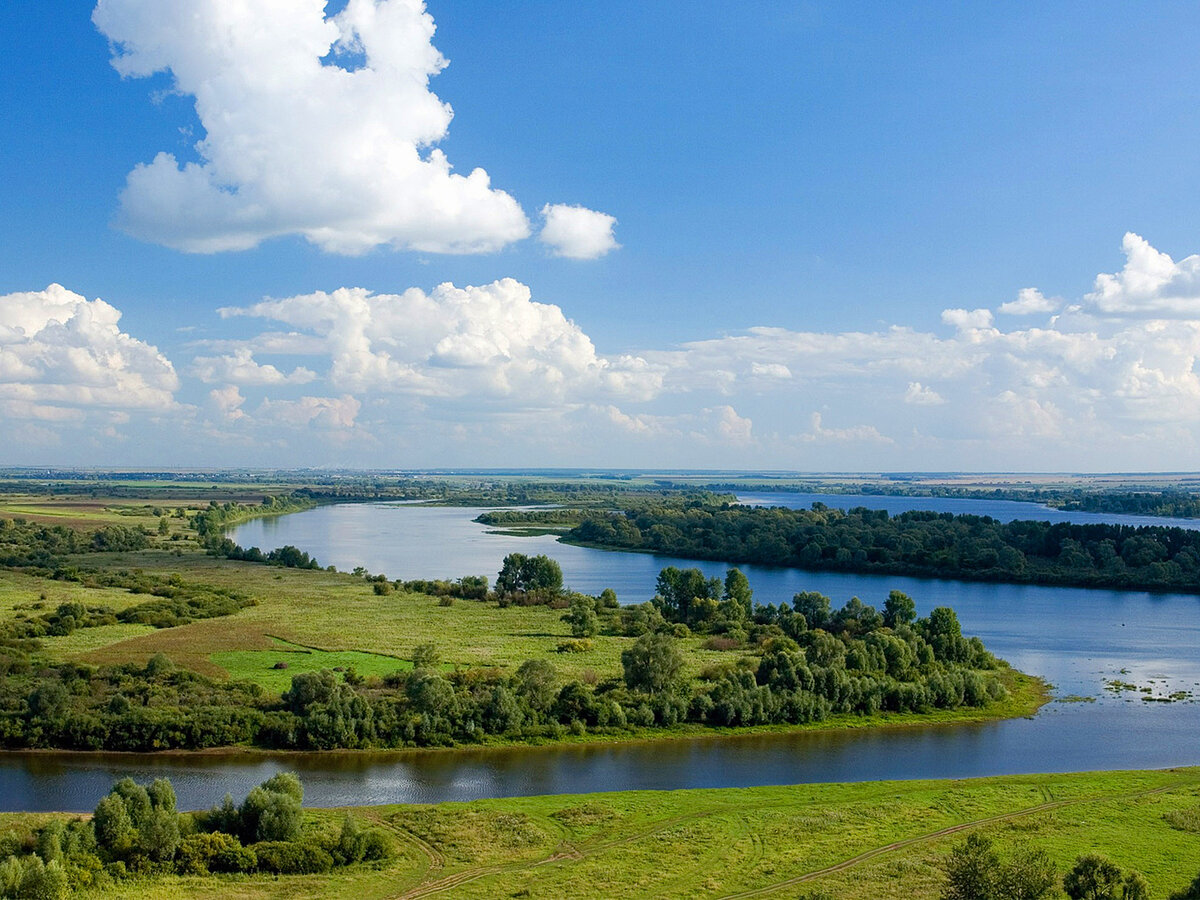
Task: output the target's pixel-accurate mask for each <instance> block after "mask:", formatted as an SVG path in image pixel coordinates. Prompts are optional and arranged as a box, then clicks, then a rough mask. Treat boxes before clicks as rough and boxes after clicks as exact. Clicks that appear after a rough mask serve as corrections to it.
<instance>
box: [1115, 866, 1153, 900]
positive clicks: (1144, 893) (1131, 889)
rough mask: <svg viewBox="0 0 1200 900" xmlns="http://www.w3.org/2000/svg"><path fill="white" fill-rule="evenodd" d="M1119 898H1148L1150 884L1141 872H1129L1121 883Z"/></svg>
mask: <svg viewBox="0 0 1200 900" xmlns="http://www.w3.org/2000/svg"><path fill="white" fill-rule="evenodd" d="M1121 900H1150V885H1149V884H1147V883H1146V879H1145V878H1144V877H1143V876H1142V873H1141V872H1130V873H1129V874H1128V875H1126V876H1125V883H1124V884H1123V885H1121Z"/></svg>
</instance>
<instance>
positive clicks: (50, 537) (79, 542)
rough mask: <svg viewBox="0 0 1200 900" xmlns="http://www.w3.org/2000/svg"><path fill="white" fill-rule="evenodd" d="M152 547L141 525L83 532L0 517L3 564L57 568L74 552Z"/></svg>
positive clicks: (0, 548) (0, 558) (105, 527)
mask: <svg viewBox="0 0 1200 900" xmlns="http://www.w3.org/2000/svg"><path fill="white" fill-rule="evenodd" d="M149 546H150V535H149V533H148V532H147V531H146V530H145V529H144V528H141V527H131V526H128V525H105V526H104V527H103V528H98V529H96V530H95V531H90V532H82V531H76V530H75V529H73V528H67V527H66V526H63V525H41V524H38V523H37V522H27V521H26V520H24V519H20V518H17V519H2V518H0V566H8V567H12V568H26V567H34V568H39V569H54V568H56V567H58V566H60V565H62V564H63V562H64V559H65V557H67V556H69V555H72V554H78V553H102V552H105V551H116V550H121V551H124V550H144V549H145V548H146V547H149Z"/></svg>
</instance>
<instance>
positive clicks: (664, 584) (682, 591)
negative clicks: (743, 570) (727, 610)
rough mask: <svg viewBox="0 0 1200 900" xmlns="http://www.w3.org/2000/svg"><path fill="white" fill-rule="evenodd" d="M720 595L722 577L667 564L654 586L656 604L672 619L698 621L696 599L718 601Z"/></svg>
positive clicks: (669, 620) (673, 620)
mask: <svg viewBox="0 0 1200 900" xmlns="http://www.w3.org/2000/svg"><path fill="white" fill-rule="evenodd" d="M720 596H721V582H720V580H719V579H716V578H705V577H704V573H703V572H701V571H700V570H699V569H677V568H675V566H667V567H666V568H665V569H663V570H662V571H661V572H659V573H658V581H657V582H656V583H655V585H654V605H655V606H656V607H658V609H659V610H660V611H661V612H662V614H663V618H665V619H666V620H667V621H668V622H683V623H684V624H690V623H691V622H693V621H695V615H694V612H693V610H692V605H693V604H694V603H695V601H697V600H714V601H715V600H717V599H718V598H719V597H720ZM714 605H715V604H714Z"/></svg>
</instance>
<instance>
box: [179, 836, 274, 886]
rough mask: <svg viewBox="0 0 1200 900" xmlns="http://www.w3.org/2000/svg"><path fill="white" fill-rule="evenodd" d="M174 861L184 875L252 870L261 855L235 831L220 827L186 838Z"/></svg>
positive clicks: (256, 865)
mask: <svg viewBox="0 0 1200 900" xmlns="http://www.w3.org/2000/svg"><path fill="white" fill-rule="evenodd" d="M175 865H176V868H177V869H178V871H179V873H180V874H181V875H205V874H207V873H209V872H253V871H254V870H255V869H256V868H257V867H258V856H257V854H255V852H254V851H253V850H252V849H250V848H249V847H243V846H242V842H241V841H239V840H238V839H237V838H236V837H234V836H233V835H231V834H223V833H221V832H219V831H217V832H211V833H207V834H192V835H188V836H187V837H186V838H184V839H183V843H182V844H180V846H179V853H178V854H177V855H176V857H175Z"/></svg>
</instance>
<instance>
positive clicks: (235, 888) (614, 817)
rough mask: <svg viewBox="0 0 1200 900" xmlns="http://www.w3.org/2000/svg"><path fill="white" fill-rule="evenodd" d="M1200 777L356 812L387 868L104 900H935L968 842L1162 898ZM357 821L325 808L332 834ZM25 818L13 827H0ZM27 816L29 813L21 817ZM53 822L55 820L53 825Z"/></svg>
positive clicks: (239, 880)
mask: <svg viewBox="0 0 1200 900" xmlns="http://www.w3.org/2000/svg"><path fill="white" fill-rule="evenodd" d="M1198 798H1200V769H1179V770H1171V771H1161V772H1106V773H1085V774H1074V775H1021V776H1006V777H999V778H981V779H970V780H953V781H951V780H940V781H900V782H867V783H858V784H816V785H797V786H787V787H761V788H726V789H720V790H687V791H672V792H656V791H628V792H619V793H604V794H589V795H582V796H571V795H567V796H549V797H522V798H514V799H502V800H481V801H476V802H473V803H447V804H442V805H439V806H412V805H406V806H378V807H364V808H360V809H357V810H354V811H353V812H354V814H355V815H356V816H358V817H360V818H362V819H366V820H369V821H371V822H373V823H376V824H377V825H378V826H379V827H382V828H384V829H386V830H387V832H388V833H389V834H391V835H392V837H393V838H394V839H395V841H396V844H397V848H398V851H399V855H398V856H397V857H395V858H394V859H392V860H389V861H387V862H385V863H381V864H376V865H373V866H356V867H351V868H348V869H345V870H342V871H340V872H337V873H334V874H330V875H319V876H307V877H303V878H264V877H253V876H240V877H211V878H176V877H160V878H155V879H148V880H145V881H140V882H131V883H125V884H122V885H119V886H118V887H117V888H115V889H110V890H108V891H106V892H105V894H104V896H106V897H121V898H128V900H143V898H152V897H155V898H173V897H214V898H215V897H230V898H247V900H249V898H267V897H271V898H324V897H329V898H332V897H346V896H354V897H362V898H364V900H367V898H401V897H423V896H439V897H454V898H466V900H470V898H493V897H537V898H573V897H600V898H604V897H618V898H630V897H663V898H671V897H678V898H685V897H686V898H691V897H713V898H716V897H737V896H762V897H790V898H794V897H797V896H803V892H805V891H815V890H823V891H826V892H828V893H829V894H831V895H832V896H833V897H835V898H838V900H850V898H856V900H857V898H863V897H871V898H878V900H934V898H937V897H939V896H940V893H941V890H942V889H943V887H944V875H943V871H944V870H943V861H944V859H945V857H946V854H947V853H948V852H949V850H950V848H951V847H952V846H954V845H955V844H956V843H957V842H959V841H961V840H962V839H963V838H964V836H965V835H966V834H969V833H972V832H978V833H981V834H984V835H986V836H988V837H990V838H991V839H992V840H993V841H994V842H995V844H996V846H997V848H998V849H999V850H1000V852H1001V854H1002V855H1005V854H1008V853H1010V852H1011V851H1013V850H1015V849H1017V848H1027V847H1037V848H1041V849H1044V850H1045V851H1046V852H1047V853H1048V854H1049V855H1050V856H1051V858H1052V859H1053V861H1054V863H1055V864H1056V865H1057V866H1058V869H1059V872H1060V873H1061V872H1063V871H1065V870H1066V869H1067V868H1069V867H1070V865H1071V864H1072V862H1073V861H1074V859H1075V858H1076V857H1077V856H1079V855H1080V854H1082V853H1086V852H1093V851H1094V852H1099V853H1102V854H1104V855H1105V856H1108V857H1109V858H1111V859H1112V860H1113V861H1114V862H1116V863H1117V864H1118V865H1120V866H1121V867H1122V868H1124V869H1130V868H1136V869H1139V870H1140V871H1141V872H1142V873H1143V874H1144V875H1145V876H1146V878H1147V880H1148V881H1149V883H1150V887H1151V890H1152V896H1155V897H1165V896H1166V895H1167V894H1168V893H1169V892H1171V891H1173V890H1177V889H1179V888H1180V887H1182V886H1184V885H1185V884H1186V883H1187V882H1188V881H1190V880H1191V878H1192V877H1194V876H1195V874H1196V873H1197V872H1200V839H1197V837H1196V835H1195V834H1194V833H1191V832H1188V831H1181V830H1179V829H1178V828H1176V827H1173V826H1172V824H1171V822H1170V820H1171V819H1172V818H1174V817H1175V815H1176V814H1178V813H1180V812H1182V811H1186V810H1189V809H1193V808H1195V807H1196V805H1197V800H1198ZM343 814H344V811H341V810H313V811H309V816H310V817H311V818H312V819H314V820H315V822H316V823H324V824H325V825H326V827H333V825H334V823H336V822H337V821H339V820H340V818H341V817H342V815H343ZM17 818H18V817H13V816H5V817H0V830H2V829H3V828H4V827H5V825H6V824H7V823H8V822H10V821H12V820H16V819H17ZM20 818H23V819H26V820H28V819H29V817H20ZM43 818H44V817H43Z"/></svg>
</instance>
